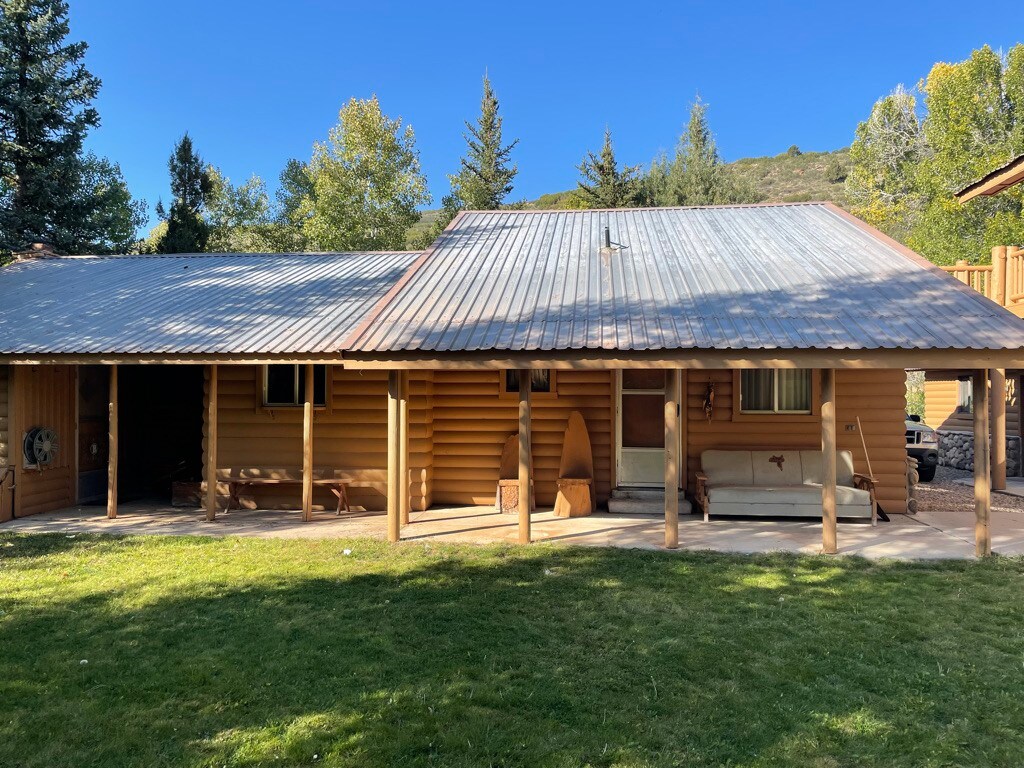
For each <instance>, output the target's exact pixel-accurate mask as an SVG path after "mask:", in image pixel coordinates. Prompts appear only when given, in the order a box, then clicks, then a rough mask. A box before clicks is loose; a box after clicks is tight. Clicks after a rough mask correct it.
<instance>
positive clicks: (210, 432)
mask: <svg viewBox="0 0 1024 768" xmlns="http://www.w3.org/2000/svg"><path fill="white" fill-rule="evenodd" d="M217 378H218V377H217V366H216V365H210V366H207V376H206V379H207V380H206V519H207V520H209V521H212V520H213V519H214V517H216V515H217V443H218V437H217V398H218V394H217V389H218V386H217Z"/></svg>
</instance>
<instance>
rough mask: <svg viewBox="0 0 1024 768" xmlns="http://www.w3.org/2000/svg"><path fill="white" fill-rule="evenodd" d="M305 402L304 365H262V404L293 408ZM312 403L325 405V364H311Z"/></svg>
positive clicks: (319, 405)
mask: <svg viewBox="0 0 1024 768" xmlns="http://www.w3.org/2000/svg"><path fill="white" fill-rule="evenodd" d="M305 402H306V366H304V365H265V366H263V405H265V406H266V407H268V408H294V407H296V406H301V405H302V404H303V403H305ZM313 405H315V406H316V407H318V408H323V407H325V406H326V405H327V366H325V365H314V366H313Z"/></svg>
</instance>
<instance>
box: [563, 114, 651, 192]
mask: <svg viewBox="0 0 1024 768" xmlns="http://www.w3.org/2000/svg"><path fill="white" fill-rule="evenodd" d="M576 167H577V169H578V170H579V172H580V176H581V177H582V178H581V179H580V181H579V182H578V183H577V189H576V191H575V193H574V194H575V195H576V196H577V197H578V198H580V200H581V201H582V202H583V203H584V204H585V205H586V207H588V208H626V207H628V206H631V205H635V204H636V201H637V197H638V194H639V191H640V180H639V178H638V177H637V174H638V173H639V171H640V166H638V165H627V166H623V167H622V169H619V166H618V163H617V162H616V161H615V151H614V149H613V148H612V132H611V131H610V130H608V129H607V128H606V129H605V132H604V146H602V147H601V154H600V155H595V154H594V153H593V152H587V156H586V157H585V158H584V159H583V162H582V163H580V164H579V165H578V166H576Z"/></svg>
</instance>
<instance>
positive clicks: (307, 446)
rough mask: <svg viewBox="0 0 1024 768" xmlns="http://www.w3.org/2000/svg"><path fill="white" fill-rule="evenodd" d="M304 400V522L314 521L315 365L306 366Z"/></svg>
mask: <svg viewBox="0 0 1024 768" xmlns="http://www.w3.org/2000/svg"><path fill="white" fill-rule="evenodd" d="M305 384H306V387H305V389H306V391H305V394H304V396H303V399H302V520H303V522H306V523H308V522H309V521H310V520H312V519H313V392H314V387H313V365H312V363H310V364H308V365H307V366H306V382H305Z"/></svg>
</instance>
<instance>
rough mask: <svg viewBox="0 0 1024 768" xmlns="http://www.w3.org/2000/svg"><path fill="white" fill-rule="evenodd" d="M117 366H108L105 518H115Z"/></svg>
mask: <svg viewBox="0 0 1024 768" xmlns="http://www.w3.org/2000/svg"><path fill="white" fill-rule="evenodd" d="M117 413H118V393H117V366H116V365H112V366H110V385H109V393H108V403H107V414H108V415H107V430H108V433H107V517H108V518H109V519H111V520H113V519H114V518H116V517H117V433H118V424H117Z"/></svg>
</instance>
